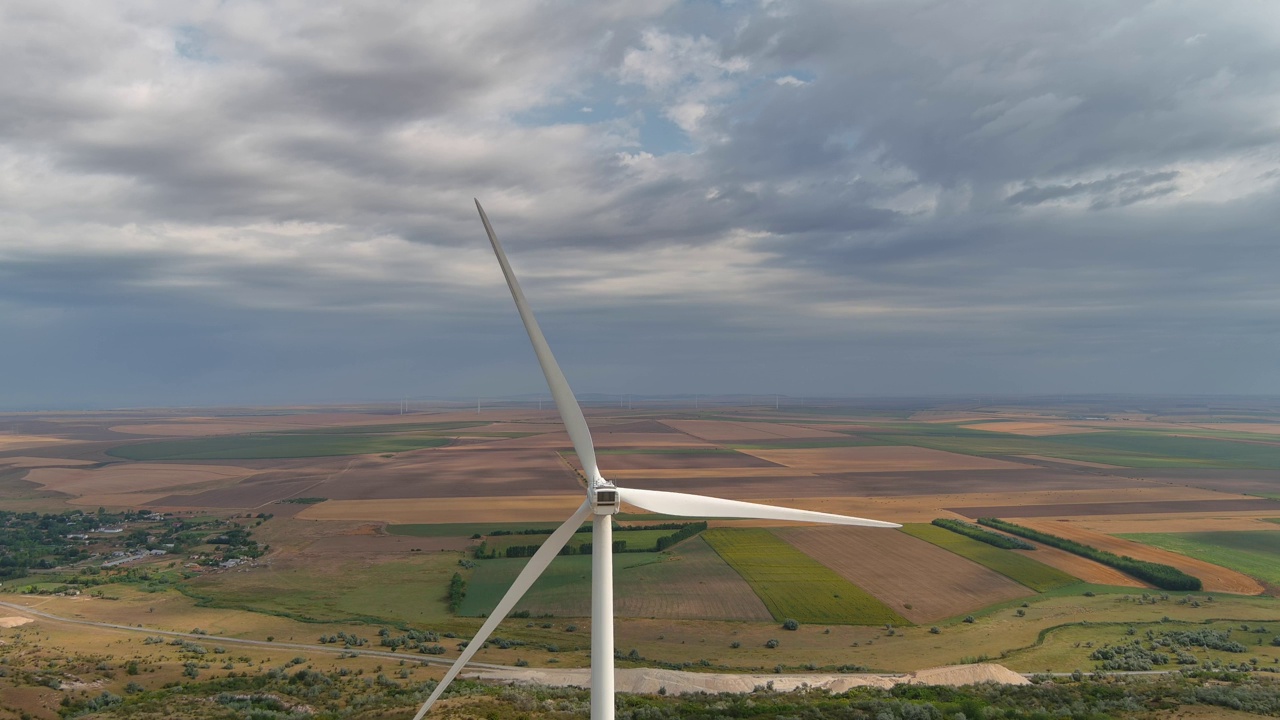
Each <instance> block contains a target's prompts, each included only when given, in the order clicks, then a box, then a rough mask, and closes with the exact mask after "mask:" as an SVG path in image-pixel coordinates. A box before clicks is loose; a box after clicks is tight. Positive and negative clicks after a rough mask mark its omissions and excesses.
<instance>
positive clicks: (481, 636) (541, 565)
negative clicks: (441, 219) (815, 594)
mask: <svg viewBox="0 0 1280 720" xmlns="http://www.w3.org/2000/svg"><path fill="white" fill-rule="evenodd" d="M476 210H478V211H479V212H480V221H481V222H482V223H484V230H485V232H486V233H488V235H489V243H490V244H491V245H493V252H494V254H495V255H497V256H498V264H499V265H500V266H501V267H502V274H503V276H504V277H506V279H507V287H508V288H510V290H511V297H512V299H513V300H515V303H516V310H517V311H518V312H519V313H520V320H521V321H523V322H524V329H525V331H526V332H528V333H529V341H530V342H531V343H533V352H534V354H535V355H537V357H538V364H539V365H540V366H541V367H542V374H543V376H545V377H546V379H547V386H548V387H549V388H550V389H551V397H552V399H553V400H555V404H556V409H557V410H559V411H560V419H561V420H563V421H564V426H565V430H567V431H568V433H569V439H570V440H571V441H572V443H573V449H574V451H575V452H576V453H577V454H578V461H579V462H581V463H582V470H583V472H584V473H585V474H586V477H587V497H586V499H585V500H583V501H582V504H581V505H579V506H578V509H577V510H575V511H574V513H573V515H571V516H570V517H569V519H568V520H566V521H565V523H564V524H563V525H561V526H560V527H558V528H556V530H555V532H552V533H551V536H550V537H548V538H547V541H546V542H545V543H543V544H542V547H540V548H538V550H537V552H535V553H534V554H533V557H532V558H530V559H529V562H528V564H526V565H525V566H524V569H523V570H521V571H520V574H519V575H518V576H517V577H516V580H515V582H514V583H512V585H511V588H510V589H508V590H507V594H506V595H503V596H502V600H500V601H499V602H498V604H497V606H496V607H494V608H493V612H491V613H489V617H488V619H486V620H485V621H484V624H483V625H481V626H480V630H479V631H477V632H476V634H475V637H473V638H471V641H470V642H468V643H467V647H466V648H464V649H463V651H462V654H460V655H459V656H458V659H457V660H456V661H455V662H454V663H453V666H452V667H450V668H449V671H448V672H446V673H445V674H444V678H442V679H441V680H440V684H439V685H437V686H436V689H435V691H434V692H432V693H431V697H429V698H427V701H426V702H425V703H423V705H422V707H421V708H419V709H418V713H417V714H416V715H414V716H413V720H422V718H423V716H424V715H426V714H427V711H428V710H430V709H431V706H432V705H433V704H435V702H436V700H438V699H439V698H440V696H441V695H442V694H444V691H445V688H447V687H448V686H449V683H451V682H453V679H454V678H455V677H457V676H458V673H459V672H460V671H461V670H462V668H463V666H465V665H466V664H467V662H468V661H469V660H470V659H471V658H472V656H474V655H475V654H476V652H477V651H479V650H480V648H481V647H483V646H484V643H485V641H486V640H488V639H489V635H490V634H491V633H492V632H493V631H494V629H496V628H497V626H498V623H500V622H502V620H503V618H505V617H506V616H507V613H509V612H511V609H512V608H514V607H515V605H516V603H517V602H519V601H520V598H521V597H524V594H525V592H527V591H528V590H529V588H530V587H531V586H532V585H533V583H534V581H535V580H537V579H538V576H539V575H541V574H542V571H544V570H546V569H547V566H549V565H550V564H551V561H552V560H554V559H555V557H556V555H557V554H559V552H560V549H561V548H563V547H564V546H565V544H566V543H568V542H569V538H570V537H572V536H573V534H574V532H576V531H577V530H578V528H579V527H581V525H582V523H583V522H584V521H585V520H586V519H587V518H588V517H589V518H591V521H592V522H591V720H613V717H614V712H613V711H614V702H613V525H612V521H613V515H614V514H616V513H617V512H618V506H619V503H620V502H624V503H626V504H628V505H634V506H635V507H638V508H641V509H643V510H648V511H650V512H655V513H660V514H663V515H678V516H681V517H703V518H751V519H759V520H796V521H802V522H815V523H827V524H831V525H863V526H867V527H881V528H896V527H901V525H898V524H897V523H890V522H882V521H879V520H867V519H865V518H857V517H849V516H847V515H835V514H832V513H824V512H814V511H812V510H796V509H793V508H783V507H774V506H772V505H760V504H758V503H749V502H742V501H739V500H723V499H721V498H713V497H706V496H703V495H689V494H686V493H676V492H666V491H660V490H636V489H632V488H620V487H618V486H616V485H614V484H613V483H611V482H609V481H608V480H606V479H604V477H603V476H602V475H601V474H600V469H599V468H598V467H597V466H596V451H595V446H594V445H592V443H591V430H590V429H589V428H588V427H587V421H586V418H584V417H583V416H582V408H581V407H580V406H579V405H578V401H577V399H576V398H575V397H574V395H573V391H572V390H570V389H569V382H568V381H567V380H565V377H564V373H563V372H561V371H560V366H559V365H558V364H557V363H556V359H555V356H554V355H552V354H551V348H550V346H548V345H547V339H546V338H545V337H543V335H542V329H541V328H539V327H538V321H537V319H535V318H534V316H533V311H532V310H530V309H529V303H528V302H527V301H525V298H524V293H523V292H522V291H521V290H520V283H519V282H517V281H516V276H515V273H514V272H512V271H511V264H510V263H508V262H507V255H506V253H505V252H503V250H502V244H501V243H499V242H498V236H497V235H496V234H495V233H494V232H493V226H492V225H490V224H489V217H488V216H487V215H485V212H484V208H483V207H481V206H480V201H479V200H476Z"/></svg>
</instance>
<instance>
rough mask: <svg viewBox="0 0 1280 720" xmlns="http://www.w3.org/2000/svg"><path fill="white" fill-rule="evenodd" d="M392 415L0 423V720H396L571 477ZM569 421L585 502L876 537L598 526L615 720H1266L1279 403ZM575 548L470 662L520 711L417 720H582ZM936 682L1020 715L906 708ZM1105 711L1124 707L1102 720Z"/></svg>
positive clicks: (160, 415) (583, 631) (572, 496)
mask: <svg viewBox="0 0 1280 720" xmlns="http://www.w3.org/2000/svg"><path fill="white" fill-rule="evenodd" d="M404 410H405V408H404V407H403V406H401V407H397V408H395V409H391V408H386V407H377V406H363V407H348V408H280V409H270V410H266V409H220V410H209V411H204V412H200V413H191V412H184V413H180V412H177V411H127V412H123V411H122V412H102V413H40V414H36V413H26V414H12V415H6V416H3V417H0V432H3V434H0V493H3V495H2V502H0V508H3V527H2V528H0V537H2V538H3V544H0V551H2V552H3V557H0V583H2V584H0V602H3V603H4V605H3V606H0V616H3V620H0V626H2V627H3V629H0V642H2V643H3V644H0V698H3V699H2V700H0V717H15V718H18V717H32V718H53V717H70V716H95V717H162V716H168V717H172V716H180V715H182V714H183V713H186V714H187V715H189V716H191V717H223V716H225V717H242V716H243V717H264V718H266V717H320V716H323V717H369V718H373V717H387V718H391V717H408V716H409V715H410V714H411V713H412V711H413V709H414V707H415V706H416V705H417V704H419V703H420V702H421V700H422V699H423V697H424V694H425V693H426V692H429V690H430V688H432V687H434V681H435V680H436V679H438V678H439V677H440V676H441V675H442V674H443V669H444V666H445V664H446V663H447V662H449V661H450V660H451V659H452V658H453V657H455V656H456V655H457V653H458V650H459V649H460V648H461V647H465V643H466V642H467V638H469V637H470V635H471V634H472V633H474V632H475V631H476V629H477V628H478V627H479V625H480V623H481V622H482V619H483V618H485V617H486V616H487V615H488V613H489V612H490V611H491V610H492V609H493V607H494V605H495V604H496V603H497V601H498V599H499V598H500V597H501V596H502V594H503V593H504V592H505V591H506V588H507V587H508V586H509V585H510V584H511V582H512V580H513V579H514V577H515V575H516V574H517V573H518V572H519V571H520V569H521V568H522V567H523V565H524V563H525V562H527V557H528V556H529V555H531V554H532V552H533V550H535V549H536V547H537V546H538V545H539V544H541V542H542V541H543V540H544V539H545V538H546V535H547V534H548V533H550V531H551V530H552V529H553V528H554V527H555V526H556V525H558V524H559V522H560V521H561V520H562V519H563V518H564V517H565V516H566V515H568V514H569V513H570V511H572V509H573V508H574V507H576V506H577V505H578V504H579V503H580V502H581V493H582V484H583V478H582V475H581V469H580V467H579V466H578V464H577V459H576V457H575V455H574V453H573V450H572V445H571V443H570V442H569V439H568V437H567V435H565V433H564V432H563V430H562V427H561V425H560V424H559V422H558V420H557V418H556V417H555V415H554V411H551V410H539V409H538V408H537V407H536V403H534V404H532V405H531V404H529V403H527V402H525V403H523V404H521V403H513V404H511V405H509V406H507V407H493V408H481V409H480V410H478V411H477V410H476V409H475V408H472V409H469V410H463V409H459V408H452V409H448V408H417V409H414V410H413V411H412V412H407V413H406V412H404ZM587 418H588V421H589V422H590V424H591V427H592V433H593V437H594V441H595V444H596V447H597V448H598V453H599V464H600V466H601V470H602V471H603V472H604V474H605V475H606V477H608V478H610V479H613V480H617V481H620V482H625V483H626V484H627V486H629V487H637V488H645V489H656V490H677V491H686V492H696V493H707V494H712V495H716V496H719V497H725V498H731V499H738V500H748V501H756V502H767V503H771V504H777V505H784V506H789V507H795V508H802V509H812V510H824V511H828V512H837V513H846V514H852V515H858V516H862V517H871V518H877V519H882V520H889V521H892V522H897V523H901V524H902V525H903V527H902V528H901V529H898V530H886V529H879V528H855V527H831V526H810V525H803V524H796V523H783V522H769V521H735V520H710V521H707V522H700V521H692V520H690V519H687V518H671V517H663V516H657V515H652V514H646V513H643V512H639V511H635V510H634V509H630V508H627V507H624V508H623V513H622V514H620V515H618V516H616V525H617V526H616V529H615V533H614V535H613V537H614V548H613V552H614V554H615V559H614V563H615V568H616V569H615V572H616V576H615V608H616V614H617V617H618V621H617V648H618V650H617V653H618V659H617V662H618V667H619V678H620V679H619V689H620V690H622V691H630V692H633V693H640V694H637V695H627V696H624V699H623V700H621V701H620V702H621V705H620V706H619V707H620V709H619V713H620V717H694V716H706V717H712V716H723V715H725V714H733V715H734V716H738V717H757V716H760V717H772V716H775V715H776V714H777V713H779V712H783V710H782V709H779V708H781V705H778V706H777V707H774V706H773V705H769V707H772V708H774V709H772V710H764V709H760V708H755V709H751V706H742V707H738V706H739V704H740V703H742V702H744V700H743V698H747V699H749V698H752V697H755V698H757V700H756V701H757V702H764V701H763V700H761V698H764V697H768V698H771V699H770V700H769V701H768V702H769V703H784V704H785V703H786V702H799V701H798V700H796V699H795V696H792V695H786V694H783V693H782V691H783V690H788V689H791V688H796V687H801V686H802V685H803V686H805V687H808V688H810V689H811V692H813V691H816V692H820V693H822V695H821V697H822V698H829V699H830V698H844V700H843V702H844V704H845V705H844V706H845V707H848V708H853V709H859V708H861V709H859V710H858V712H862V711H864V710H865V711H866V712H867V713H869V714H867V715H865V716H867V717H879V716H878V715H876V713H878V712H888V713H890V714H889V715H888V717H916V716H915V715H912V714H911V713H912V712H915V711H913V710H911V709H910V708H911V707H925V705H928V707H930V708H933V709H934V710H935V711H939V710H938V709H939V708H941V711H947V712H951V713H954V712H964V710H963V709H962V707H961V706H962V705H963V707H965V708H968V709H969V712H970V713H973V712H979V711H980V712H985V713H986V714H981V715H972V714H971V715H967V717H1023V715H1018V714H1016V713H1017V712H1021V711H1020V710H1016V708H1017V707H1025V705H1026V702H1027V698H1028V697H1038V696H1036V695H1035V693H1042V694H1045V698H1048V697H1049V696H1050V695H1052V696H1053V697H1056V698H1057V699H1056V700H1052V701H1050V700H1043V702H1045V703H1049V705H1048V706H1049V707H1052V703H1054V702H1060V703H1063V704H1064V706H1073V707H1076V708H1077V709H1079V712H1076V713H1075V715H1074V716H1077V717H1166V716H1167V717H1173V715H1162V714H1161V713H1167V712H1172V709H1178V711H1179V712H1181V711H1184V710H1185V711H1187V712H1192V713H1194V712H1200V711H1203V713H1204V714H1203V715H1195V714H1191V715H1186V716H1187V717H1226V716H1229V715H1226V714H1223V713H1230V712H1235V711H1252V712H1264V713H1267V712H1270V713H1274V712H1276V711H1278V710H1280V705H1277V702H1278V701H1280V693H1277V686H1276V685H1275V683H1274V682H1272V680H1273V679H1275V678H1276V673H1280V601H1277V599H1276V595H1277V592H1278V591H1280V406H1274V405H1268V404H1266V403H1263V402H1260V401H1245V400H1240V399H1229V398H1225V399H1218V400H1213V401H1207V400H1204V399H1198V400H1194V399H1193V400H1185V401H1183V400H1169V401H1154V400H1150V399H1134V398H1122V397H1121V398H1085V399H1069V400H1068V399H1063V400H1059V401H1057V402H1056V403H1055V402H1053V401H1050V400H1036V401H1017V402H1015V401H1008V402H1003V403H1001V402H992V403H989V404H983V403H960V402H955V401H928V402H926V401H882V402H873V401H861V402H859V401H848V402H831V401H825V402H822V403H811V404H808V405H801V404H799V403H793V404H782V403H781V402H776V401H775V402H771V403H768V404H757V405H749V404H743V403H738V404H733V403H723V404H720V405H714V404H711V403H707V402H703V403H702V404H701V406H700V407H696V408H695V407H679V406H677V405H675V404H673V403H668V404H666V405H665V406H663V405H660V404H658V403H653V404H651V405H648V406H646V405H644V404H641V405H640V406H637V407H632V408H627V407H626V406H625V403H613V404H611V405H609V406H606V405H605V404H604V403H597V404H595V405H593V406H589V407H588V408H587ZM591 552H592V548H591V546H590V535H589V533H586V532H583V533H580V534H578V535H575V536H574V538H573V539H572V540H571V541H570V542H569V544H568V545H567V546H566V548H565V550H564V551H563V552H562V553H561V557H558V558H556V560H555V561H553V563H552V564H551V566H550V569H549V570H548V571H547V572H546V573H545V574H544V575H543V576H542V577H541V578H540V579H539V580H538V582H537V583H536V584H535V585H534V586H533V588H532V590H531V591H530V592H529V593H528V594H527V595H526V596H525V597H524V598H523V599H522V600H521V601H520V603H519V604H518V605H517V606H516V609H515V612H514V613H513V614H512V615H511V616H510V617H508V618H507V620H505V621H504V622H503V623H502V624H501V625H500V626H499V628H498V631H497V633H496V634H495V636H494V637H492V638H490V640H489V642H488V643H487V644H486V645H485V647H484V648H483V649H481V650H480V651H479V653H478V654H477V656H476V662H477V666H476V671H477V672H478V673H479V674H480V675H482V676H484V677H487V678H489V679H491V680H500V681H507V682H510V681H514V680H524V681H528V682H534V683H538V684H537V685H534V686H530V687H526V688H524V689H503V687H504V686H503V685H502V684H501V683H479V684H477V683H476V682H468V683H463V684H460V685H459V686H458V687H457V688H456V689H451V690H450V693H449V694H448V695H446V700H445V702H444V704H443V705H442V706H441V708H440V709H439V710H438V711H433V712H436V713H438V714H439V715H440V716H443V717H448V716H451V715H452V716H457V717H503V716H507V715H508V714H511V715H513V716H514V715H515V714H519V713H523V714H525V715H526V716H529V717H580V716H582V714H583V713H584V712H585V710H584V708H585V699H584V698H585V695H584V692H583V691H581V690H579V689H574V688H573V687H572V686H574V685H575V684H578V685H580V684H581V683H582V681H583V679H584V678H585V671H584V670H583V668H585V667H586V665H587V664H588V651H589V644H590V637H589V635H590V633H589V622H587V620H586V616H587V615H589V611H590V583H589V581H588V579H587V578H588V575H589V571H590V562H591V561H590V554H591ZM948 668H949V670H948ZM927 669H936V670H927ZM944 671H945V672H950V673H951V674H952V675H951V676H950V680H948V681H946V682H942V683H939V684H944V685H964V684H966V683H971V682H977V681H981V680H1001V681H1002V682H1010V681H1011V680H1010V679H1009V678H1010V677H1012V679H1013V680H1016V681H1017V682H1020V683H1028V682H1030V683H1031V684H1030V685H1025V686H1023V685H1008V686H1004V685H1002V686H998V687H1003V688H1005V689H1004V690H1000V691H998V692H997V691H996V690H993V689H992V688H994V687H997V686H991V687H988V688H987V689H985V690H983V689H981V688H970V689H968V690H963V691H961V690H953V691H951V692H952V694H951V695H945V694H944V695H937V694H936V693H935V694H932V695H931V694H929V692H934V691H929V692H925V690H923V687H925V686H923V685H919V683H929V682H930V681H928V680H927V679H926V678H928V677H942V676H940V675H937V673H939V672H944ZM930 673H934V675H930ZM993 673H995V675H993ZM1001 673H1003V674H1001ZM1132 673H1139V674H1136V675H1135V674H1132ZM1141 673H1154V674H1141ZM1222 678H1230V679H1232V680H1233V681H1234V682H1233V683H1231V684H1229V685H1227V686H1223V685H1222V683H1221V682H1220V680H1221V679H1222ZM913 683H914V684H913ZM1215 683H1216V684H1215ZM1120 686H1123V687H1124V689H1123V691H1122V692H1121V695H1122V696H1123V697H1125V698H1128V700H1126V701H1125V702H1127V703H1128V705H1125V704H1124V703H1121V704H1114V703H1112V704H1108V703H1110V702H1111V701H1110V700H1106V698H1107V697H1111V696H1112V695H1111V694H1108V693H1112V691H1115V690H1116V688H1117V687H1120ZM912 687H915V688H917V689H914V690H909V691H908V690H907V689H908V688H912ZM1223 687H1228V688H1229V689H1230V692H1228V691H1226V690H1223V689H1222V688H1223ZM1098 688H1104V689H1105V688H1111V690H1110V691H1104V690H1099V689H1098ZM1214 688H1217V689H1214ZM699 690H700V691H706V692H713V693H714V692H716V691H737V692H739V693H745V694H740V695H734V696H732V697H734V698H737V699H735V700H732V701H730V700H723V697H727V696H718V695H689V694H687V693H689V692H693V691H699ZM1017 693H1023V694H1024V695H1022V696H1018V695H1017ZM1027 693H1031V695H1026V694H1027ZM1055 694H1056V695H1055ZM1112 694H1114V693H1112ZM715 697H721V698H722V700H721V701H717V702H725V703H731V704H733V707H735V708H738V709H736V710H734V711H733V713H729V711H728V710H726V709H725V708H728V707H729V705H725V706H724V707H722V708H721V709H720V710H718V711H717V710H713V709H709V707H710V706H705V703H706V702H709V701H707V700H706V698H715ZM698 698H702V700H698ZM1134 698H1139V700H1134ZM1141 698H1148V700H1149V701H1148V700H1141ZM1158 698H1163V700H1160V701H1157V699H1158ZM1170 698H1174V699H1170ZM1113 699H1114V698H1113ZM810 700H811V701H812V702H818V701H819V700H818V699H814V698H810ZM700 702H702V703H704V704H703V705H699V703H700ZM1037 702H1039V701H1037ZM1117 702H1118V701H1117ZM1162 703H1163V704H1162ZM886 708H887V709H886ZM904 708H905V709H904ZM984 708H985V710H984ZM1000 708H1006V710H1007V711H1008V712H1009V713H1012V714H1006V715H1000V714H995V713H997V712H1006V710H1001V709H1000ZM1197 708H1199V710H1197ZM1231 708H1234V709H1231ZM797 712H798V710H797ZM850 712H853V710H850ZM920 712H924V711H923V710H921V711H920ZM1072 712H1075V711H1072ZM254 713H257V714H256V715H255V714H254ZM494 713H497V714H494ZM654 713H657V714H654ZM662 713H666V714H662ZM700 713H701V714H700ZM752 713H754V714H752ZM895 713H896V714H895ZM783 714H786V713H783ZM848 716H849V717H862V716H864V715H858V714H851V715H848ZM950 716H951V715H947V717H950ZM1030 716H1031V715H1027V717H1030ZM919 717H933V716H930V715H920V716H919ZM938 717H941V715H938Z"/></svg>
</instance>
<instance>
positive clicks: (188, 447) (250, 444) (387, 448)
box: [110, 432, 450, 460]
mask: <svg viewBox="0 0 1280 720" xmlns="http://www.w3.org/2000/svg"><path fill="white" fill-rule="evenodd" d="M449 442H450V439H449V438H447V437H439V436H436V435H417V434H405V435H401V434H391V435H375V434H368V433H359V434H338V433H326V432H316V433H307V434H296V433H291V434H271V435H232V436H229V437H209V438H200V439H197V440H168V441H164V442H154V443H136V444H132V445H123V446H120V447H118V448H115V449H113V450H111V451H110V454H111V455H114V456H115V457H120V458H124V459H126V460H252V459H264V458H302V457H324V456H330V455H363V454H367V453H395V452H403V451H405V450H420V449H422V448H431V447H440V446H442V445H448V444H449Z"/></svg>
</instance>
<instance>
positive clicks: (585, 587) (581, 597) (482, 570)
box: [458, 553, 662, 641]
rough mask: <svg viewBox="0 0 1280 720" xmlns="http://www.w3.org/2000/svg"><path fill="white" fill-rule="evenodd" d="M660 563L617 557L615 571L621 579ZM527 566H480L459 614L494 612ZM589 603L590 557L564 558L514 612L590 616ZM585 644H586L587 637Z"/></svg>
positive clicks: (510, 562)
mask: <svg viewBox="0 0 1280 720" xmlns="http://www.w3.org/2000/svg"><path fill="white" fill-rule="evenodd" d="M661 561H662V559H661V556H659V555H654V554H649V553H623V554H615V555H614V556H613V570H614V572H615V573H617V574H619V575H620V574H622V573H624V572H625V571H626V570H628V569H630V568H634V567H637V566H640V565H648V564H650V563H655V562H661ZM528 562H529V560H528V559H527V558H511V559H506V558H499V559H496V560H481V561H479V562H477V563H476V569H475V571H474V572H473V573H472V575H471V580H470V581H469V582H468V583H467V596H466V597H465V598H464V599H463V601H462V606H461V607H460V608H459V609H458V614H459V615H464V616H470V617H479V616H481V615H486V614H488V613H489V612H491V611H492V610H493V608H494V606H495V605H497V604H498V601H499V600H501V599H502V596H503V595H504V594H506V592H507V589H508V588H510V587H511V585H512V583H514V582H515V580H516V576H517V575H519V574H520V571H521V570H523V569H524V566H525V565H526V564H527V563H528ZM615 580H616V578H615ZM590 603H591V556H590V555H562V556H559V557H557V558H556V559H555V560H552V561H551V565H549V566H548V567H547V569H546V570H545V571H544V572H543V573H542V575H541V576H540V577H539V578H538V580H537V581H536V582H535V583H534V584H533V587H531V588H529V592H528V593H526V594H525V596H524V598H522V599H521V600H520V602H519V603H517V604H516V607H515V611H516V612H519V611H521V610H527V611H529V612H530V613H532V614H534V615H542V614H552V615H560V616H581V615H586V614H587V613H586V612H585V610H586V608H589V607H590ZM583 640H584V641H585V640H586V634H585V633H584V636H583Z"/></svg>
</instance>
